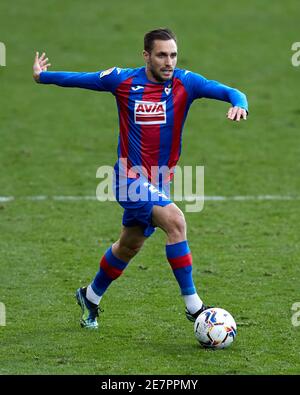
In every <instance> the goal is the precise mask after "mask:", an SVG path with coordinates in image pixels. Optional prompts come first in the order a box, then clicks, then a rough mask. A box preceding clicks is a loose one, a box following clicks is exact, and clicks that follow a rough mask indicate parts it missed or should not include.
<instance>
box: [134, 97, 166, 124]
mask: <svg viewBox="0 0 300 395" xmlns="http://www.w3.org/2000/svg"><path fill="white" fill-rule="evenodd" d="M166 121H167V114H166V102H165V101H162V102H150V101H140V100H136V101H135V105H134V122H135V123H136V124H138V125H159V124H163V123H166Z"/></svg>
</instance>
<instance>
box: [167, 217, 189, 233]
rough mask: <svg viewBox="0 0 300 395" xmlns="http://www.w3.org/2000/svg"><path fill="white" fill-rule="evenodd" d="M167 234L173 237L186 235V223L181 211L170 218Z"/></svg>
mask: <svg viewBox="0 0 300 395" xmlns="http://www.w3.org/2000/svg"><path fill="white" fill-rule="evenodd" d="M167 233H168V234H169V235H172V236H178V237H182V236H184V235H185V233H186V222H185V218H184V215H183V213H182V212H181V211H179V212H178V213H176V215H174V216H172V217H170V220H169V224H168V229H167Z"/></svg>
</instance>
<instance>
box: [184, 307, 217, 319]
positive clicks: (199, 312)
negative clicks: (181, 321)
mask: <svg viewBox="0 0 300 395" xmlns="http://www.w3.org/2000/svg"><path fill="white" fill-rule="evenodd" d="M211 308H212V306H205V305H204V304H202V307H201V309H200V310H198V311H196V313H194V314H192V313H190V312H189V311H188V309H187V308H185V315H186V318H187V319H188V320H189V321H192V322H195V321H196V319H197V317H198V315H200V314H201V313H203V311H205V310H207V309H211Z"/></svg>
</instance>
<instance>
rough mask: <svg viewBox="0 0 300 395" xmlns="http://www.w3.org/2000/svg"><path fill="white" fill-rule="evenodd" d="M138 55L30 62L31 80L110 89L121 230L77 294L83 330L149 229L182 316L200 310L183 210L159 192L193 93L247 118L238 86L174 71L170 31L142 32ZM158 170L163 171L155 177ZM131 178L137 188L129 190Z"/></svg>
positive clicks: (232, 117)
mask: <svg viewBox="0 0 300 395" xmlns="http://www.w3.org/2000/svg"><path fill="white" fill-rule="evenodd" d="M143 57H144V61H145V66H144V67H139V68H133V69H130V68H125V69H124V68H119V67H112V68H109V69H107V70H104V71H97V72H89V73H78V72H49V71H47V68H48V67H49V66H50V64H49V63H48V58H46V55H45V53H43V54H42V55H41V56H39V53H38V52H37V53H36V57H35V60H34V65H33V77H34V79H35V81H36V82H38V83H40V84H55V85H59V86H62V87H77V88H85V89H92V90H96V91H105V92H111V93H112V94H113V95H114V96H115V98H116V104H117V108H118V114H119V129H120V134H119V144H118V161H117V163H116V164H115V167H114V170H115V172H114V173H115V177H114V192H115V195H116V199H117V201H118V202H119V204H120V205H121V206H122V208H123V209H124V214H123V220H122V225H123V227H122V231H121V234H120V237H119V239H118V240H117V241H116V242H115V243H113V244H112V246H111V247H110V248H108V250H107V251H106V252H105V254H104V255H103V257H102V259H101V261H100V268H99V271H98V272H97V273H96V276H95V278H94V279H93V281H92V282H91V283H90V284H89V285H88V286H87V287H83V288H79V289H78V290H77V291H76V298H77V302H78V304H79V305H80V306H81V309H82V316H81V320H80V323H81V326H82V327H84V328H91V329H97V328H98V321H97V317H98V313H99V307H98V306H99V304H100V301H101V298H102V297H103V295H104V293H105V292H106V290H107V288H108V287H109V286H110V284H111V283H112V282H113V281H114V280H116V279H117V278H118V277H119V276H120V275H121V274H122V273H123V271H124V270H125V268H126V267H127V265H128V263H129V261H130V260H131V259H132V258H133V257H134V256H135V255H136V254H137V253H138V252H139V251H140V249H141V248H142V246H143V244H144V242H145V240H146V239H147V238H148V237H149V236H150V235H151V234H152V233H153V232H154V230H155V228H156V227H159V228H160V229H162V230H163V231H164V232H165V234H166V256H167V259H168V261H169V263H170V265H171V268H172V270H173V273H174V275H175V278H176V280H177V282H178V285H179V287H180V290H181V295H182V297H183V300H184V303H185V313H186V316H187V318H188V319H189V320H190V321H195V320H196V318H197V316H198V315H199V314H200V313H201V312H202V311H204V310H205V309H206V308H207V306H205V305H204V303H203V302H202V300H201V298H200V296H199V295H198V293H197V291H196V287H195V285H194V281H193V277H192V254H191V251H190V248H189V245H188V241H187V234H186V221H185V217H184V214H183V212H182V211H181V210H180V209H179V208H178V207H177V205H176V204H175V203H174V202H172V200H171V199H170V196H169V194H168V193H167V192H166V190H167V189H168V188H167V187H168V185H169V182H170V180H171V179H172V177H173V169H174V167H175V165H176V163H177V161H178V160H179V157H180V152H181V141H182V130H183V125H184V122H185V119H186V116H187V114H188V110H189V108H190V106H191V104H192V102H193V101H194V100H195V99H199V98H209V99H216V100H222V101H226V102H229V103H231V107H230V108H229V110H228V112H227V118H228V119H229V120H231V121H237V122H239V121H240V120H246V117H247V112H248V105H247V99H246V96H245V95H244V94H243V93H241V92H240V91H238V90H237V89H234V88H231V87H229V86H226V85H223V84H221V83H219V82H217V81H213V80H208V79H206V78H204V77H203V76H201V75H200V74H197V73H193V72H191V71H187V70H182V69H179V68H176V63H177V40H176V36H175V35H174V33H173V32H172V31H170V30H169V29H157V30H153V31H150V32H148V33H147V34H146V35H145V37H144V51H143ZM161 168H167V169H168V170H169V171H168V172H167V173H164V174H162V173H163V172H161V171H160V170H161ZM153 169H154V171H153ZM137 181H138V182H139V184H138V187H137V188H132V187H133V186H135V185H136V184H135V183H136V182H137ZM133 190H134V191H135V193H133V192H132V191H133ZM137 192H138V193H137ZM136 196H138V198H136ZM124 197H125V198H124Z"/></svg>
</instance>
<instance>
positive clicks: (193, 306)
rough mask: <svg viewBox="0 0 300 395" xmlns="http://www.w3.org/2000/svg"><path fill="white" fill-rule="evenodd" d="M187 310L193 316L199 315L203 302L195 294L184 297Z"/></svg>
mask: <svg viewBox="0 0 300 395" xmlns="http://www.w3.org/2000/svg"><path fill="white" fill-rule="evenodd" d="M182 296H183V299H184V302H185V305H186V308H187V309H188V311H189V312H190V313H191V314H195V313H197V311H199V310H200V309H201V307H202V305H203V302H202V300H201V299H200V298H199V295H198V294H197V293H195V294H194V295H182Z"/></svg>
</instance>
